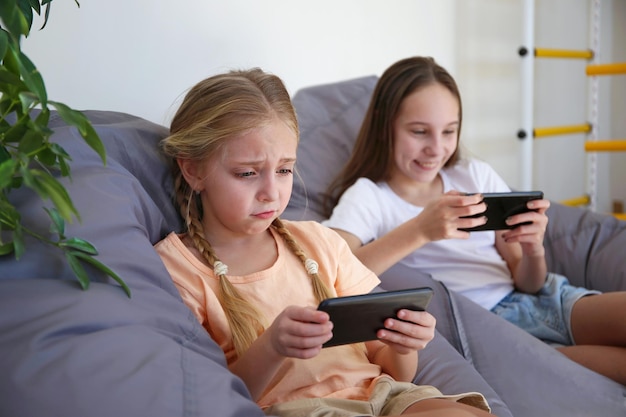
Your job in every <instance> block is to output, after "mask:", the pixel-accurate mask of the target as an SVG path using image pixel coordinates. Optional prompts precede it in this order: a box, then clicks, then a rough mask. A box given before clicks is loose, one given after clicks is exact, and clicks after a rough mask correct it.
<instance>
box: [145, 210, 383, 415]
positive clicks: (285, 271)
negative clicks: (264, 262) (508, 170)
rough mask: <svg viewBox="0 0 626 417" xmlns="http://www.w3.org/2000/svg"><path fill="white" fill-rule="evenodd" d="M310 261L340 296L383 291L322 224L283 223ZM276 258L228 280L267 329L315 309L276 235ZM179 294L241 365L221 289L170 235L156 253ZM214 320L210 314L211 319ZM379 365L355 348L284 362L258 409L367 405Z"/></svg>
mask: <svg viewBox="0 0 626 417" xmlns="http://www.w3.org/2000/svg"><path fill="white" fill-rule="evenodd" d="M283 222H284V224H285V226H286V227H287V228H288V229H289V231H290V232H291V233H292V235H293V236H294V238H295V239H296V241H297V242H298V244H299V245H300V246H301V247H302V249H303V250H304V252H305V253H306V254H307V256H308V257H309V258H311V259H314V260H315V261H317V262H318V264H319V275H320V277H321V278H322V279H323V280H325V281H326V283H327V284H328V286H329V287H330V288H331V289H334V291H335V292H336V294H337V295H339V296H343V295H354V294H362V293H367V292H370V291H371V290H372V289H373V288H374V287H375V286H376V285H378V284H379V282H380V281H379V279H378V277H376V275H375V274H374V273H373V272H371V271H370V270H369V269H367V268H366V267H365V266H364V265H363V264H362V263H361V262H360V261H359V260H358V259H357V258H356V257H355V256H354V255H353V254H352V252H351V251H350V248H349V247H348V246H347V244H346V242H345V241H344V240H343V239H342V238H341V237H340V236H339V235H338V234H336V233H335V232H334V231H332V230H331V229H328V228H326V227H324V226H322V225H320V224H319V223H317V222H309V221H302V222H290V221H286V220H283ZM270 230H271V232H272V235H273V236H274V240H275V242H276V246H277V249H278V258H277V259H276V262H275V263H274V265H272V266H271V267H270V268H268V269H266V270H264V271H259V272H256V273H253V274H250V275H246V276H233V275H228V279H229V280H230V282H231V283H232V284H233V285H234V286H235V287H236V288H237V290H238V291H239V292H240V293H241V294H242V296H243V297H245V298H246V299H247V300H249V301H250V302H251V303H253V305H254V306H255V307H256V308H257V310H258V311H259V312H260V313H262V314H263V315H264V317H265V319H266V320H267V323H266V324H265V326H266V327H267V326H268V325H269V324H270V323H271V322H272V321H273V320H274V318H275V317H276V316H277V315H278V314H279V313H280V312H281V311H282V310H283V309H284V308H285V307H287V306H288V305H310V306H317V304H318V303H317V301H316V300H315V297H314V295H313V290H312V286H311V278H310V276H309V275H308V274H307V273H306V270H305V269H304V266H303V265H302V262H301V261H300V260H299V259H298V258H297V257H296V256H295V255H294V254H293V253H292V252H291V250H290V249H289V247H288V246H287V245H286V244H285V242H284V240H283V239H282V238H281V237H280V235H278V233H277V232H276V231H275V230H274V229H273V228H271V229H270ZM155 248H156V250H157V252H158V253H159V255H160V256H161V259H162V260H163V262H164V264H165V266H166V267H167V269H168V271H169V272H170V275H171V276H172V279H173V280H174V283H175V284H176V286H177V287H178V290H179V292H180V294H181V296H182V298H183V300H184V301H185V303H186V304H187V305H188V306H189V308H190V309H191V311H192V312H193V313H194V315H195V316H196V318H197V319H198V321H200V323H201V324H202V325H203V326H204V328H205V329H206V330H207V331H208V332H209V334H210V335H211V337H212V338H213V339H214V340H215V341H216V342H217V343H218V344H219V345H220V347H221V348H222V350H223V351H224V353H225V355H226V360H227V362H228V363H229V364H230V363H231V362H233V361H234V360H235V359H236V356H235V351H234V349H233V346H232V343H231V333H230V329H229V327H228V324H227V321H226V315H225V313H224V311H223V309H222V307H221V305H220V303H219V301H218V299H217V296H216V292H218V291H219V283H218V281H217V278H216V277H215V275H214V274H213V271H212V269H211V268H209V267H208V266H206V265H205V264H204V263H203V262H202V261H200V260H199V259H198V257H197V254H198V252H197V251H196V250H195V249H193V248H188V247H186V246H185V245H184V243H183V242H182V240H181V238H180V236H179V235H177V234H175V233H171V234H170V235H168V236H167V237H166V238H165V239H163V240H162V241H161V242H159V243H158V244H157V245H156V246H155ZM209 313H210V314H209ZM355 319H356V320H358V317H355ZM380 375H381V369H380V367H379V366H378V365H374V364H371V363H370V362H369V361H368V359H367V357H366V355H365V352H364V350H363V349H357V348H355V347H354V346H352V345H345V346H336V347H331V348H325V349H322V352H321V353H320V354H319V355H317V356H316V357H315V358H311V359H294V358H286V359H285V361H284V362H283V364H282V365H281V367H280V369H279V370H278V372H277V373H276V375H275V377H274V378H273V380H272V381H271V382H270V384H269V385H268V387H267V389H266V391H265V392H264V393H263V395H262V396H261V398H260V399H259V400H258V401H257V403H258V404H259V405H260V406H261V407H263V408H265V407H268V406H270V405H273V404H276V403H283V402H286V401H290V400H295V399H299V398H313V397H335V398H353V399H367V398H368V397H369V390H370V388H371V387H373V382H374V379H375V378H376V377H379V376H380Z"/></svg>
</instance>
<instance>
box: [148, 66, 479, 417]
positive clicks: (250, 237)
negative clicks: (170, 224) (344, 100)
mask: <svg viewBox="0 0 626 417" xmlns="http://www.w3.org/2000/svg"><path fill="white" fill-rule="evenodd" d="M297 143H298V124H297V120H296V115H295V111H294V109H293V107H292V104H291V100H290V97H289V94H288V92H287V91H286V89H285V87H284V85H283V83H282V82H281V80H280V79H279V78H278V77H276V76H274V75H271V74H267V73H265V72H263V71H261V70H259V69H252V70H248V71H232V72H228V73H225V74H220V75H216V76H213V77H210V78H208V79H205V80H204V81H201V82H200V83H198V84H197V85H195V86H194V87H193V88H192V89H191V90H190V91H189V92H188V94H187V95H186V97H185V99H184V100H183V103H182V105H181V106H180V108H179V109H178V111H177V113H176V115H175V116H174V118H173V120H172V123H171V127H170V135H169V136H168V137H167V138H165V139H164V140H163V144H162V145H163V149H164V151H165V153H166V154H167V155H168V156H169V157H171V158H172V159H173V161H174V164H173V165H174V177H175V178H174V179H175V189H176V198H177V203H178V205H179V209H180V212H181V214H182V216H183V218H184V220H185V224H186V231H185V233H181V234H177V233H171V234H169V235H168V236H167V237H166V238H165V239H163V240H162V241H161V242H159V243H158V244H157V245H156V250H157V252H158V253H159V255H160V256H161V258H162V259H163V262H164V264H165V266H166V267H167V268H168V270H169V272H170V274H171V276H172V279H173V280H174V283H175V284H176V286H177V288H178V289H179V291H180V294H181V296H182V299H183V300H184V301H185V303H186V304H187V305H188V306H189V308H190V309H191V311H192V312H193V314H194V315H195V316H196V317H197V319H198V320H199V321H200V323H201V324H202V325H203V326H204V328H205V329H206V330H207V331H208V332H209V334H210V335H211V336H212V337H213V339H214V340H215V341H216V342H217V343H218V344H219V345H220V347H221V348H222V350H223V351H224V354H225V357H226V361H227V364H228V366H229V368H230V370H231V371H232V372H234V373H235V374H236V375H238V376H239V377H240V378H241V379H242V380H243V381H244V382H245V384H246V385H247V387H248V389H249V391H250V393H251V395H252V397H253V398H254V399H255V401H256V402H257V404H258V405H259V406H261V407H262V408H263V409H264V410H265V412H266V414H272V415H278V416H301V415H307V416H308V415H328V416H330V415H332V416H354V415H360V416H362V415H368V416H378V415H414V416H419V415H422V414H423V413H432V414H428V415H437V416H439V415H441V416H486V415H489V414H488V413H487V412H486V411H483V410H488V406H487V404H486V401H485V399H484V397H483V396H482V395H480V394H478V393H466V394H459V395H452V396H449V395H448V396H446V395H443V394H442V393H441V392H439V391H438V390H437V389H435V388H434V387H431V386H418V385H414V384H412V383H410V382H408V381H411V380H412V379H413V377H414V375H415V373H416V370H417V354H416V352H417V351H418V350H420V349H422V348H424V347H425V346H426V344H427V343H428V342H429V341H430V340H431V339H432V338H433V336H434V328H435V320H434V318H433V317H432V316H431V315H430V314H429V313H427V312H418V311H408V310H401V311H400V312H399V313H398V319H400V320H398V319H395V318H390V319H388V320H387V322H386V323H385V326H386V328H385V329H383V330H380V331H379V333H378V337H379V339H378V340H375V341H370V342H366V343H361V344H355V345H346V346H336V347H332V348H324V349H322V344H323V343H325V342H326V341H328V340H329V339H330V338H331V336H332V323H331V322H330V321H329V317H328V315H327V314H326V313H325V312H322V311H318V310H316V306H317V305H318V303H319V302H320V301H321V300H323V299H325V298H328V297H335V296H338V295H354V294H360V293H366V292H369V291H371V290H372V289H373V288H374V287H375V286H376V285H378V284H379V280H378V278H377V277H376V275H374V273H372V272H371V271H370V270H369V269H367V268H366V267H365V266H363V264H362V263H361V262H360V261H359V260H358V259H357V258H356V257H355V256H354V255H353V254H352V252H351V251H350V248H349V247H348V245H346V243H345V241H344V240H343V239H341V237H339V235H337V234H336V233H335V232H333V231H332V230H330V229H328V228H326V227H324V226H322V225H321V224H319V223H315V222H289V221H283V220H281V219H280V218H279V215H280V214H281V213H282V212H283V211H284V209H285V207H286V206H287V203H288V201H289V198H290V196H291V188H292V182H293V171H294V165H295V162H296V147H297ZM468 404H473V405H468Z"/></svg>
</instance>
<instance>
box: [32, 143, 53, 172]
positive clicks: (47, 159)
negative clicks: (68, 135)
mask: <svg viewBox="0 0 626 417" xmlns="http://www.w3.org/2000/svg"><path fill="white" fill-rule="evenodd" d="M35 156H36V157H37V160H39V161H40V162H41V163H42V164H44V165H47V166H49V167H56V162H57V156H56V155H55V153H54V152H52V149H50V144H49V143H46V145H45V147H44V148H43V149H40V150H39V152H37V153H36V154H35Z"/></svg>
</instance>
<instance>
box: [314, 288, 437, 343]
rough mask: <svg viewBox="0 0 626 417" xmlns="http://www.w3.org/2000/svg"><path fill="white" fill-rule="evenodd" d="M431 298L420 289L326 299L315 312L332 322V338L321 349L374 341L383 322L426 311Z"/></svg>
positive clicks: (423, 289)
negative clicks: (405, 311)
mask: <svg viewBox="0 0 626 417" xmlns="http://www.w3.org/2000/svg"><path fill="white" fill-rule="evenodd" d="M432 295H433V290H432V288H429V287H420V288H410V289H405V290H398V291H387V292H377V293H369V294H363V295H352V296H348V297H336V298H328V299H326V300H324V301H322V302H321V303H320V304H319V306H318V308H317V309H318V310H321V311H325V312H327V313H328V314H329V315H330V321H332V322H333V338H332V339H331V340H329V341H328V342H326V343H325V344H324V347H330V346H337V345H344V344H349V343H358V342H364V341H367V340H374V339H377V336H376V333H377V332H378V330H380V329H382V328H384V322H385V320H386V319H388V318H390V317H391V318H397V317H396V315H397V313H398V311H399V310H401V309H408V310H417V311H425V310H426V307H427V306H428V303H429V302H430V299H431V298H432Z"/></svg>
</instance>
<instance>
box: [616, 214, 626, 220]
mask: <svg viewBox="0 0 626 417" xmlns="http://www.w3.org/2000/svg"><path fill="white" fill-rule="evenodd" d="M613 216H615V217H616V218H617V219H619V220H626V213H613Z"/></svg>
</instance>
